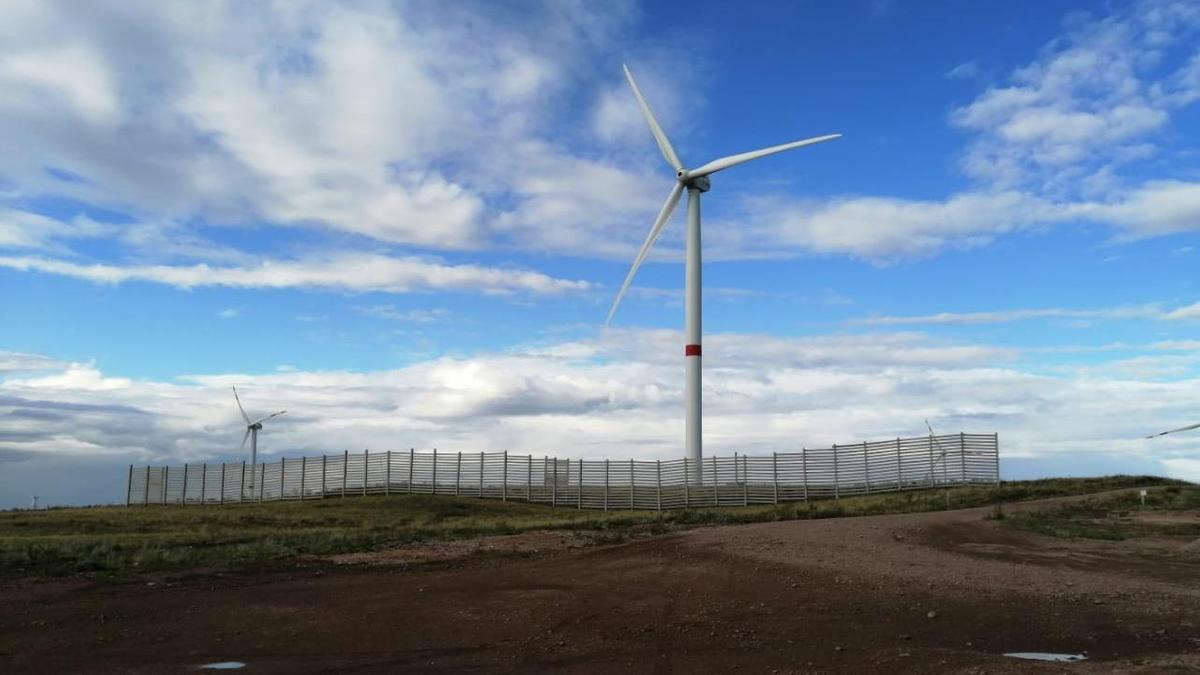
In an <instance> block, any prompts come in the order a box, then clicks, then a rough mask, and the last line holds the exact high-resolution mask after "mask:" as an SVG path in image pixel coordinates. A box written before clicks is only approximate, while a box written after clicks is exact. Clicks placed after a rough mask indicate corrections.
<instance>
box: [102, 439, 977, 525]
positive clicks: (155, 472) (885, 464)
mask: <svg viewBox="0 0 1200 675" xmlns="http://www.w3.org/2000/svg"><path fill="white" fill-rule="evenodd" d="M999 480H1000V446H999V438H998V436H997V435H996V434H967V433H960V434H953V435H948V436H922V437H918V438H897V439H892V440H887V441H876V442H873V443H872V442H863V443H857V444H853V445H834V446H833V447H832V448H824V449H805V450H801V451H798V452H777V453H773V454H771V455H741V454H734V455H733V456H723V457H718V456H712V457H705V458H703V459H701V460H699V461H695V460H688V459H674V460H632V459H626V460H618V459H611V460H610V459H598V460H596V459H560V458H556V457H533V456H531V455H514V454H511V453H508V452H444V451H438V450H433V451H420V450H404V451H382V452H371V451H363V452H361V453H350V452H343V453H341V454H338V455H323V456H320V457H298V458H294V459H289V458H284V459H280V460H278V461H275V462H270V463H265V464H258V465H251V464H247V463H244V462H239V463H235V464H186V465H184V466H145V467H134V466H130V467H129V482H128V491H127V496H126V504H128V505H149V504H185V505H189V504H233V503H244V502H262V501H278V500H300V499H322V498H326V497H347V496H353V495H367V494H437V495H455V496H461V497H479V498H486V499H502V500H514V501H529V502H540V503H545V504H552V505H555V506H568V507H574V508H580V509H605V510H614V509H651V510H654V509H657V510H662V509H679V508H688V507H702V506H742V505H748V504H778V503H779V502H788V501H804V500H809V499H826V498H834V499H837V498H840V497H847V496H851V495H864V494H874V493H877V492H897V491H902V490H919V489H927V488H935V487H950V486H959V485H973V484H991V483H998V482H999Z"/></svg>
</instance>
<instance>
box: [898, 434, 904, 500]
mask: <svg viewBox="0 0 1200 675" xmlns="http://www.w3.org/2000/svg"><path fill="white" fill-rule="evenodd" d="M903 489H904V460H902V459H901V458H900V437H899V436H897V437H896V490H897V491H900V490H903Z"/></svg>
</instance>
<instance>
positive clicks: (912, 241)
mask: <svg viewBox="0 0 1200 675" xmlns="http://www.w3.org/2000/svg"><path fill="white" fill-rule="evenodd" d="M746 212H747V216H746V217H745V220H746V221H748V222H752V223H756V226H755V227H754V229H753V231H752V232H751V234H750V236H751V237H754V238H755V239H754V242H755V244H756V245H761V246H762V248H763V249H764V251H766V250H769V249H770V247H778V245H779V244H780V243H783V244H785V245H787V246H791V247H797V248H801V249H805V250H810V251H815V252H818V253H850V254H853V255H858V256H862V257H866V258H874V259H889V258H896V257H907V256H921V255H930V254H933V253H937V252H939V251H940V250H942V249H943V248H946V247H950V246H953V247H969V246H978V245H982V244H985V243H988V242H990V241H991V240H992V239H994V238H995V237H997V236H999V235H1001V234H1004V233H1006V232H1011V231H1013V230H1016V229H1020V228H1023V227H1031V226H1034V225H1038V224H1042V223H1045V222H1047V221H1053V220H1056V219H1058V218H1060V217H1061V216H1060V211H1059V209H1058V208H1057V207H1056V206H1055V205H1053V204H1051V203H1048V202H1045V201H1043V200H1040V199H1036V198H1034V197H1031V196H1029V195H1026V194H1023V193H1019V192H1001V193H983V192H980V193H969V192H968V193H960V194H957V195H954V196H952V197H950V198H949V199H947V200H945V201H921V200H910V199H900V198H890V197H846V198H842V199H835V200H832V201H829V202H825V203H805V202H795V201H791V200H786V199H773V198H760V199H754V200H751V201H749V202H748V203H747V205H746Z"/></svg>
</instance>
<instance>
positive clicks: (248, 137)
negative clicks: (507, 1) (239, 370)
mask: <svg viewBox="0 0 1200 675" xmlns="http://www.w3.org/2000/svg"><path fill="white" fill-rule="evenodd" d="M35 4H36V5H37V6H32V5H30V4H28V3H26V4H23V5H22V6H21V10H20V11H17V10H15V9H13V10H12V11H6V16H5V19H6V26H5V27H4V28H2V29H0V36H2V37H3V39H0V45H4V46H3V47H0V84H3V86H4V90H5V98H4V101H0V173H3V174H4V175H5V176H6V178H9V179H11V180H13V181H14V183H15V185H16V186H17V188H18V189H19V190H20V192H22V193H26V194H52V195H60V196H65V197H68V198H72V199H77V200H80V201H83V202H85V203H88V204H91V205H95V206H99V207H107V208H115V209H118V210H129V209H132V210H133V211H134V215H135V216H137V217H138V218H140V219H143V220H147V221H151V222H154V221H192V220H195V219H202V220H207V221H210V222H219V223H231V224H239V223H243V222H254V221H258V220H266V221H269V222H273V223H275V224H283V225H295V226H302V227H318V228H326V229H334V230H339V231H345V232H352V233H357V234H362V235H366V236H369V237H373V238H376V239H382V240H386V241H389V242H396V243H404V244H413V245H417V246H425V247H434V248H449V249H478V248H487V247H489V246H492V245H494V244H495V243H496V242H495V241H494V240H495V239H500V240H502V241H503V243H507V244H514V243H515V244H517V245H521V246H527V247H532V248H539V249H548V250H569V251H572V252H580V251H586V250H588V247H589V246H591V245H593V244H602V245H604V246H607V247H610V248H611V247H613V246H618V247H619V246H624V247H626V248H629V247H631V246H634V245H635V244H633V243H631V242H624V243H622V242H621V239H622V238H625V237H624V230H616V231H617V233H618V234H617V236H616V237H615V238H616V239H617V243H616V244H614V243H613V240H614V236H613V235H612V234H611V231H613V230H615V229H616V228H614V225H617V224H621V225H624V224H625V221H626V220H627V219H628V218H629V217H631V216H632V215H633V214H635V213H639V214H640V213H641V212H643V211H645V210H652V209H653V208H654V206H650V205H648V204H649V203H650V202H648V201H647V191H646V186H645V185H643V183H642V180H641V179H642V178H643V176H641V175H640V174H639V173H638V172H637V171H636V166H637V165H638V164H639V162H640V160H636V159H634V160H633V161H630V158H631V157H633V158H636V157H643V158H644V157H650V156H651V154H650V153H651V152H652V146H649V147H648V146H646V143H645V141H646V140H647V137H646V136H645V133H644V132H645V130H644V129H642V132H643V135H642V136H639V137H638V138H637V139H636V141H637V143H636V145H628V144H626V145H619V146H617V147H609V148H607V149H606V150H604V152H603V153H600V154H598V155H597V154H589V150H588V146H589V145H590V144H589V143H588V142H587V140H588V139H586V138H580V137H579V134H578V129H579V127H580V122H581V120H580V119H577V118H574V117H572V118H570V119H567V118H564V117H562V115H564V114H568V113H567V112H566V111H560V107H556V106H554V105H551V103H552V102H554V101H559V100H565V99H567V98H569V97H574V96H578V97H580V98H581V99H587V98H589V97H590V96H591V95H592V94H593V92H595V91H608V90H610V89H611V87H610V84H611V83H612V82H613V81H614V79H615V78H614V77H613V76H614V75H618V74H619V71H614V72H610V70H611V69H610V68H609V67H608V66H600V65H597V64H600V63H606V64H610V60H609V58H608V57H607V56H604V55H605V54H607V50H610V49H612V46H613V42H614V40H615V37H616V35H617V34H618V31H620V30H621V29H622V28H623V27H625V26H627V25H628V24H629V22H630V21H631V19H632V17H633V16H634V15H635V10H634V9H633V7H632V6H631V5H629V4H627V3H624V2H617V3H607V4H606V5H605V6H604V7H603V8H599V7H591V6H588V5H586V4H585V3H575V4H574V5H573V6H571V7H564V6H563V5H562V3H545V4H544V5H538V4H533V5H526V6H524V7H523V8H522V9H521V10H519V11H517V10H515V9H510V8H507V7H504V6H499V5H493V4H492V3H471V4H458V5H454V6H440V5H428V6H418V5H409V4H405V5H389V4H384V3H367V4H324V3H307V2H297V3H286V4H280V5H248V6H240V5H239V6H233V5H229V6H226V5H166V4H141V5H128V4H122V3H114V4H111V5H106V4H105V3H93V4H92V5H89V7H88V8H86V9H85V10H80V9H79V7H78V6H77V5H74V4H71V3H56V2H43V3H35ZM534 26H536V28H531V27H534ZM64 44H66V45H68V46H67V47H64V46H63V45H64ZM602 68H603V73H604V77H603V78H602V79H601V78H598V77H597V74H598V73H599V72H600V71H601V69H602ZM600 81H602V82H603V85H600V84H598V82H600ZM664 91H665V92H666V93H667V94H669V95H668V96H664V100H674V99H675V96H674V94H673V93H671V90H670V89H669V88H664ZM623 105H624V107H626V108H627V109H628V110H632V111H634V113H635V114H636V105H635V104H634V101H633V99H632V97H630V96H629V95H628V92H625V98H624V103H623ZM621 106H622V104H621V103H620V101H618V100H617V99H614V100H613V106H612V107H611V109H612V110H613V111H614V112H615V114H618V115H619V114H621V113H620V111H619V108H620V107H621ZM569 114H572V115H574V112H571V113H569ZM582 121H583V122H584V124H585V125H586V120H582ZM114 129H125V130H127V131H126V132H125V133H120V134H117V133H114V131H113V130H114ZM610 140H611V139H610ZM613 152H618V153H620V154H621V156H620V157H616V156H613V155H612V153H613ZM628 165H633V166H634V167H635V170H634V171H628V170H627V169H625V168H624V167H626V166H628ZM46 166H52V167H55V168H59V169H63V170H66V171H69V172H71V173H73V174H75V175H78V176H81V177H82V178H83V180H81V181H76V182H68V183H64V182H62V181H58V180H56V179H53V178H51V177H49V176H47V175H46V174H45V171H44V168H45V167H46ZM588 186H591V187H592V188H594V189H593V190H589V189H588ZM600 189H603V190H604V191H605V192H606V194H605V200H603V201H605V204H604V205H603V207H604V208H601V206H602V205H600V204H599V202H596V199H599V197H594V198H591V199H590V200H589V198H588V197H587V195H588V194H595V193H596V192H597V191H598V190H600ZM571 200H575V201H576V202H578V203H576V204H575V205H574V206H572V205H571ZM592 202H596V203H592ZM498 214H499V215H498ZM589 228H591V229H589ZM605 228H607V229H608V230H609V231H610V232H609V233H608V235H607V236H602V237H601V236H596V235H597V233H600V232H603V231H604V229H605ZM576 229H578V230H579V231H578V232H575V231H574V230H576ZM629 235H630V236H628V237H627V238H628V239H630V240H632V239H636V237H637V233H635V232H629ZM0 236H3V232H2V231H0ZM146 250H152V247H149V246H147V247H146Z"/></svg>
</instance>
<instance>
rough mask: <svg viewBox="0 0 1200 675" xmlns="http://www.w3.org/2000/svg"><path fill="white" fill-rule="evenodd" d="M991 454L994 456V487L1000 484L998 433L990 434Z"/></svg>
mask: <svg viewBox="0 0 1200 675" xmlns="http://www.w3.org/2000/svg"><path fill="white" fill-rule="evenodd" d="M992 453H993V454H995V456H996V462H995V464H993V466H994V467H996V485H999V484H1000V433H999V432H994V433H993V434H992Z"/></svg>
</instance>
